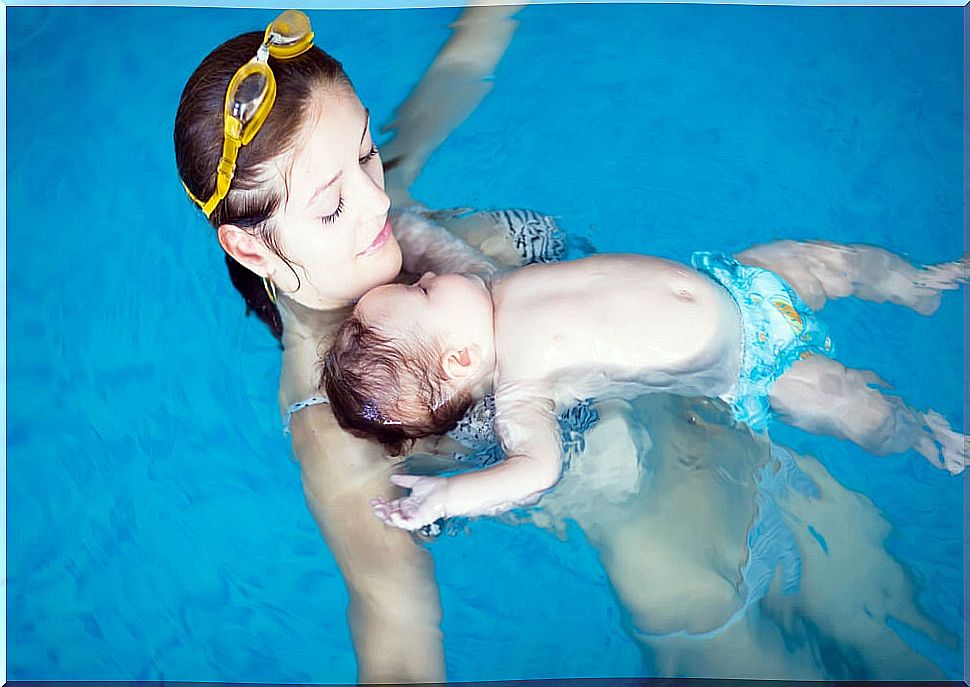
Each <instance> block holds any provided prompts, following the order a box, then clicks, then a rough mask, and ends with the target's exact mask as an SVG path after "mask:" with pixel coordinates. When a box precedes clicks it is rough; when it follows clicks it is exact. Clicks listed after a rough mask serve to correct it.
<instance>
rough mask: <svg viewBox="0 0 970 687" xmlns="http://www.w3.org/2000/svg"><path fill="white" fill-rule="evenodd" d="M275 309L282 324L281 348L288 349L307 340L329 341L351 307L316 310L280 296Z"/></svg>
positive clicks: (316, 341)
mask: <svg viewBox="0 0 970 687" xmlns="http://www.w3.org/2000/svg"><path fill="white" fill-rule="evenodd" d="M276 308H277V310H279V313H280V321H281V322H282V323H283V348H288V347H289V345H290V344H294V345H296V344H298V343H299V342H301V341H304V340H307V339H309V340H312V341H314V342H315V343H317V344H319V343H320V342H321V341H322V340H325V339H330V337H331V336H332V335H333V332H334V331H335V330H336V329H337V327H339V326H340V325H341V324H342V323H343V321H344V320H346V319H347V317H348V316H349V315H350V312H351V310H352V309H353V305H347V306H346V307H343V308H333V309H329V310H316V309H314V308H309V307H307V306H305V305H301V304H300V303H297V302H296V301H294V300H292V299H291V298H287V297H286V296H281V297H280V298H279V300H277V302H276Z"/></svg>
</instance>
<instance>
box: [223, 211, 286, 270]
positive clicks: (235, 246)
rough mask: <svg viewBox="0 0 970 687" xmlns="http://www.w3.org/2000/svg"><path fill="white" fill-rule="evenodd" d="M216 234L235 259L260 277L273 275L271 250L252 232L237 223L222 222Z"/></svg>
mask: <svg viewBox="0 0 970 687" xmlns="http://www.w3.org/2000/svg"><path fill="white" fill-rule="evenodd" d="M216 234H217V236H218V237H219V245H220V246H222V249H223V250H224V251H226V253H228V254H229V255H231V256H232V258H233V260H235V261H236V262H238V263H239V264H240V265H242V266H243V267H245V268H246V269H248V270H249V271H250V272H253V273H255V274H256V275H258V276H260V277H267V276H272V275H271V274H270V263H269V256H268V254H269V250H268V249H267V248H266V246H265V245H263V242H262V241H260V240H259V239H257V238H256V237H255V236H253V235H252V233H251V232H248V231H246V230H245V229H242V228H241V227H237V226H236V225H235V224H221V225H219V229H218V230H217V232H216Z"/></svg>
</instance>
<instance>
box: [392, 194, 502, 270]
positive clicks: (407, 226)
mask: <svg viewBox="0 0 970 687" xmlns="http://www.w3.org/2000/svg"><path fill="white" fill-rule="evenodd" d="M392 224H393V226H394V237H395V238H396V239H397V241H398V243H399V244H401V254H402V256H403V268H404V271H405V272H410V273H412V274H417V275H420V274H423V273H425V272H429V271H430V272H439V273H446V272H474V273H475V274H480V275H481V276H483V277H490V276H492V275H493V274H494V273H495V272H496V271H497V270H498V269H499V265H498V264H497V263H496V262H495V261H494V260H492V259H491V258H489V257H487V256H486V255H484V254H483V253H482V252H481V251H479V250H478V249H477V248H473V247H472V246H470V245H469V244H467V243H465V241H463V240H462V239H460V238H458V237H457V236H455V235H454V234H452V233H451V232H449V231H448V230H447V229H445V228H444V227H442V226H441V225H440V224H437V223H435V222H433V221H432V220H430V219H428V218H427V217H424V216H423V215H420V214H418V213H416V212H412V211H408V210H398V211H395V212H394V215H393V219H392Z"/></svg>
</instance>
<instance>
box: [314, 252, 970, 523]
mask: <svg viewBox="0 0 970 687" xmlns="http://www.w3.org/2000/svg"><path fill="white" fill-rule="evenodd" d="M737 258H738V259H735V258H732V257H729V256H726V255H721V254H713V253H695V254H694V256H693V259H692V262H693V266H694V269H691V268H690V267H688V266H686V265H683V264H680V263H676V262H671V261H668V260H664V259H660V258H656V257H648V256H642V255H622V254H620V255H596V256H592V257H588V258H584V259H581V260H575V261H568V262H561V263H556V264H539V265H531V266H528V267H524V268H521V269H517V270H513V271H510V272H507V273H505V274H502V275H500V276H497V277H494V278H493V280H492V282H491V284H488V283H486V282H485V281H484V280H483V279H482V278H480V277H477V276H474V275H465V274H445V275H440V276H439V275H435V274H433V273H430V272H429V273H427V274H425V275H424V276H423V277H421V279H420V280H419V281H418V282H417V283H416V284H414V285H411V286H407V285H404V284H392V285H388V286H381V287H379V288H376V289H373V290H372V291H370V292H368V293H367V294H365V295H364V296H363V297H362V298H361V299H360V301H359V302H358V303H357V306H356V308H355V310H354V312H353V314H352V315H351V317H350V318H349V319H348V320H347V322H346V323H345V324H344V325H343V327H341V329H340V330H339V331H338V332H337V334H336V338H335V340H334V342H333V345H332V347H331V348H330V350H329V351H328V352H327V353H326V354H325V356H324V361H323V375H322V386H323V387H324V388H325V390H326V393H327V396H328V397H329V399H330V402H331V404H332V406H333V412H334V414H335V416H336V417H337V420H338V422H339V423H340V424H341V426H343V427H344V428H346V429H348V430H350V431H351V432H354V433H356V434H358V435H361V436H370V437H372V438H376V439H377V440H379V441H381V442H382V443H383V444H385V446H387V447H389V448H390V449H391V450H392V452H400V451H401V450H402V449H403V448H404V447H406V446H407V445H408V443H409V442H410V441H411V440H413V439H415V438H418V437H423V436H430V435H435V434H441V433H443V432H446V431H448V430H449V429H451V428H452V427H453V426H454V425H455V424H456V423H457V421H458V420H459V419H460V418H461V417H462V416H463V415H464V413H465V412H466V410H467V409H468V407H469V406H470V405H471V404H472V403H474V402H475V401H476V400H478V399H480V398H481V397H482V396H484V395H485V394H488V393H491V394H493V395H494V398H495V431H496V434H497V435H498V437H499V439H500V441H501V442H502V446H503V448H504V449H505V451H506V454H507V456H508V457H507V459H506V460H505V461H504V462H502V463H500V464H498V465H495V466H492V467H489V468H486V469H484V470H480V471H477V472H470V473H465V474H460V475H456V476H452V477H418V476H406V475H395V476H394V477H392V478H391V479H392V481H394V482H395V483H396V484H398V485H400V486H403V487H408V488H410V489H411V493H410V495H409V496H407V497H404V498H401V499H397V500H395V501H391V502H385V501H383V500H381V499H375V500H374V501H373V502H372V506H373V507H374V509H375V513H376V514H377V516H378V517H380V518H381V519H382V520H384V521H385V522H386V523H388V524H390V525H394V526H397V527H402V528H405V529H409V530H414V529H418V528H420V527H422V526H424V525H427V524H429V523H432V522H434V521H435V520H437V519H438V518H441V517H450V516H458V515H466V516H467V515H484V514H495V513H498V512H501V511H504V510H507V509H509V508H512V507H515V506H517V505H524V504H527V503H534V502H535V501H536V500H537V499H538V496H539V495H540V494H541V493H542V492H543V491H544V490H546V489H549V488H550V487H552V486H553V485H554V484H555V483H556V481H557V480H558V479H559V476H560V470H561V464H562V456H561V448H560V436H559V427H558V424H557V421H556V414H557V411H558V410H559V409H561V408H562V407H564V406H566V405H568V404H570V403H572V402H574V401H575V400H576V399H582V398H591V397H596V398H603V397H605V396H617V395H620V396H625V397H634V396H637V395H640V394H642V393H644V392H645V391H664V392H668V393H675V394H681V395H688V396H708V397H717V398H720V399H722V400H724V401H725V402H727V403H728V404H729V405H730V406H731V408H732V410H733V412H734V414H735V417H736V418H737V419H738V420H740V421H744V422H747V423H748V424H749V425H750V426H751V427H752V428H753V429H756V430H761V429H763V428H764V427H765V424H766V421H767V420H768V418H769V416H770V414H771V412H772V411H774V413H775V414H777V415H778V416H779V417H780V418H781V419H782V420H784V421H785V422H787V423H789V424H791V425H794V426H796V427H799V428H802V429H804V430H807V431H809V432H814V433H818V434H829V435H833V436H836V437H840V438H845V439H849V440H851V441H854V442H856V443H857V444H859V445H860V446H862V447H863V448H865V449H867V450H869V451H872V452H873V453H878V454H885V453H893V452H903V451H906V450H908V449H911V448H912V449H914V450H916V451H917V452H918V453H920V454H921V455H923V456H924V457H926V458H927V459H928V460H930V461H931V462H932V463H933V464H934V465H937V466H942V467H945V468H946V469H947V470H949V471H950V472H951V473H954V474H956V473H959V472H960V471H962V470H963V468H964V465H965V462H966V455H967V447H966V444H965V439H966V437H964V436H963V435H961V434H957V433H956V432H954V431H953V430H952V429H951V428H950V426H949V424H948V423H947V421H946V420H945V419H944V418H943V417H941V416H940V415H939V414H938V413H935V412H934V411H928V412H925V413H923V412H919V411H917V410H914V409H913V408H910V407H909V406H907V405H906V404H905V403H903V401H902V400H901V399H900V398H898V397H895V396H887V395H883V394H882V393H880V392H879V391H878V390H876V389H875V388H874V385H880V386H887V384H886V383H885V382H884V381H883V380H882V379H880V377H879V376H877V375H876V374H875V373H873V372H869V371H863V370H853V369H848V368H846V367H844V366H842V365H841V364H840V363H838V362H837V361H836V360H834V359H832V358H831V357H829V356H830V355H831V353H832V344H831V341H830V340H829V337H828V335H827V332H826V329H825V327H824V325H822V324H821V323H820V322H819V321H818V320H817V319H816V318H815V315H814V312H813V309H812V308H814V309H816V310H817V309H818V308H821V307H822V305H824V303H825V301H826V299H827V298H837V297H842V296H847V295H856V296H859V297H861V298H866V299H868V300H874V301H887V300H888V301H891V302H895V303H899V304H902V305H906V306H909V307H912V308H913V309H914V310H917V311H919V312H923V313H925V314H928V313H930V312H933V311H935V310H936V308H937V307H938V305H939V299H940V291H941V290H942V289H952V288H956V287H957V285H958V284H959V283H961V282H963V281H965V278H966V277H965V270H966V259H964V260H961V261H956V262H951V263H943V264H940V265H932V266H929V267H924V268H918V267H914V266H913V265H910V264H909V263H908V262H906V261H904V260H902V259H901V258H899V257H898V256H896V255H893V254H891V253H888V252H887V251H884V250H882V249H879V248H875V247H870V246H840V245H837V244H831V243H822V242H812V243H796V242H793V241H785V242H778V243H774V244H766V245H764V246H756V247H754V248H751V249H749V250H747V251H745V252H743V253H740V254H738V256H737ZM780 274H784V276H785V278H784V279H783V278H782V276H780ZM807 303H808V304H807ZM809 304H810V305H811V306H812V307H809Z"/></svg>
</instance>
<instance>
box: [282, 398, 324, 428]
mask: <svg viewBox="0 0 970 687" xmlns="http://www.w3.org/2000/svg"><path fill="white" fill-rule="evenodd" d="M321 403H330V399H328V398H327V397H326V396H311V397H310V398H305V399H303V400H302V401H297V402H296V403H294V404H293V405H291V406H290V407H289V408H287V409H286V415H284V416H283V434H289V433H290V419H291V418H292V417H293V413H296V412H299V411H301V410H303V409H304V408H306V407H307V406H318V405H320V404H321Z"/></svg>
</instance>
